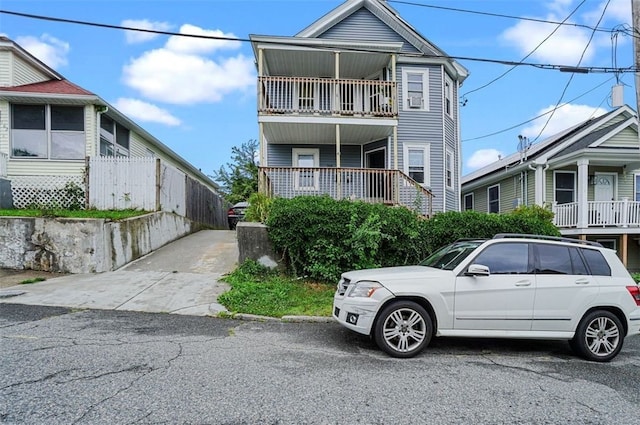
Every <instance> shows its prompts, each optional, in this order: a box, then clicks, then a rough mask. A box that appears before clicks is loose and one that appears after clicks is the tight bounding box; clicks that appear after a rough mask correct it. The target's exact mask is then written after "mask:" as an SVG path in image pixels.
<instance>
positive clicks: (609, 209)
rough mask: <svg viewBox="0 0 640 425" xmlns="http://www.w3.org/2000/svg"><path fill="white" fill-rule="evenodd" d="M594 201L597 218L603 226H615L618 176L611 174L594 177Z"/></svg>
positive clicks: (599, 174) (597, 174)
mask: <svg viewBox="0 0 640 425" xmlns="http://www.w3.org/2000/svg"><path fill="white" fill-rule="evenodd" d="M594 179H595V180H594V183H595V186H594V199H595V201H596V212H597V214H596V216H597V217H598V223H597V224H602V225H607V224H615V223H616V216H617V211H616V208H615V204H614V202H613V201H614V200H615V196H616V195H615V183H616V175H615V174H611V173H596V175H595V176H594Z"/></svg>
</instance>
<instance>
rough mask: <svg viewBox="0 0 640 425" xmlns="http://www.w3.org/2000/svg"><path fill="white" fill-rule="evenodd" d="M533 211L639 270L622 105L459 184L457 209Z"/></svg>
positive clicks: (639, 210) (637, 177) (632, 129)
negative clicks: (544, 210) (545, 211)
mask: <svg viewBox="0 0 640 425" xmlns="http://www.w3.org/2000/svg"><path fill="white" fill-rule="evenodd" d="M519 205H540V206H546V207H548V208H549V209H550V210H551V211H553V213H554V214H555V216H554V224H555V225H556V226H558V227H559V229H560V232H561V233H562V234H563V235H566V236H571V237H578V238H581V239H587V240H592V241H597V242H600V243H602V244H603V245H605V246H608V247H610V248H613V249H616V250H617V251H618V254H619V256H620V257H621V259H622V261H623V262H624V264H625V265H626V266H627V267H628V268H629V269H630V270H635V271H640V141H639V139H638V117H637V114H636V112H635V111H634V110H632V109H631V108H630V107H628V106H626V105H625V106H621V107H618V108H616V109H614V110H612V111H610V112H608V113H607V114H604V115H602V116H600V117H598V118H594V119H590V120H587V121H585V122H582V123H580V124H578V125H576V126H574V127H571V128H569V129H566V130H564V131H562V132H560V133H558V134H556V135H554V136H552V137H549V138H548V139H546V140H544V141H542V142H540V143H537V144H534V145H531V146H528V145H527V144H526V143H525V144H524V145H523V146H522V149H521V150H520V152H517V153H515V154H513V155H510V156H508V157H506V158H503V159H501V160H499V161H496V162H494V163H492V164H490V165H488V166H486V167H484V168H482V169H480V170H477V171H474V172H472V173H470V174H468V175H466V176H464V177H463V178H462V206H463V209H464V210H476V211H483V212H490V213H504V212H509V211H512V210H514V209H515V208H516V207H518V206H519Z"/></svg>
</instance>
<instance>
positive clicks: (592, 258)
mask: <svg viewBox="0 0 640 425" xmlns="http://www.w3.org/2000/svg"><path fill="white" fill-rule="evenodd" d="M581 251H582V255H584V259H585V260H586V261H587V264H588V265H589V269H591V274H593V275H596V276H611V268H610V267H609V264H607V260H605V259H604V255H602V253H601V252H600V251H598V250H595V249H588V248H582V249H581Z"/></svg>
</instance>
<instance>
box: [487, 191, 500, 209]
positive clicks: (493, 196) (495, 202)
mask: <svg viewBox="0 0 640 425" xmlns="http://www.w3.org/2000/svg"><path fill="white" fill-rule="evenodd" d="M487 200H488V203H489V212H490V213H499V212H500V185H499V184H497V185H495V186H491V187H489V189H487Z"/></svg>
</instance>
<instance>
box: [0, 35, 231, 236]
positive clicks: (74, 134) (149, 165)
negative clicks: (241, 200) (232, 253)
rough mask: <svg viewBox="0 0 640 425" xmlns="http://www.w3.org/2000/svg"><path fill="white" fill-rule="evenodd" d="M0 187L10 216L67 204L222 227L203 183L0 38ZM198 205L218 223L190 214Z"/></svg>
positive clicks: (148, 138)
mask: <svg viewBox="0 0 640 425" xmlns="http://www.w3.org/2000/svg"><path fill="white" fill-rule="evenodd" d="M0 179H2V182H3V185H2V186H3V187H4V188H5V190H2V191H1V192H2V194H3V196H2V198H3V207H6V205H5V204H7V199H8V198H9V197H10V198H11V199H10V203H11V204H12V206H14V207H15V208H27V207H30V206H51V205H65V203H68V202H70V199H69V197H72V198H73V199H72V200H71V201H73V202H75V203H78V204H79V206H80V207H82V208H84V207H89V208H98V209H125V208H131V209H143V210H146V211H159V210H163V211H171V212H175V213H177V214H179V215H182V216H187V217H194V218H195V216H196V215H197V216H198V221H204V222H209V223H210V224H211V225H214V224H216V223H219V224H222V225H226V217H225V211H223V205H222V199H221V198H220V197H219V196H218V187H217V185H216V184H215V183H214V182H213V181H211V179H209V177H207V176H206V175H205V174H203V173H202V172H201V171H200V170H198V169H196V168H195V167H194V166H193V165H191V164H190V163H189V162H188V161H186V160H185V159H184V158H182V157H181V156H179V155H178V154H176V153H175V152H174V151H172V150H171V149H170V148H169V147H167V146H166V145H164V144H163V143H162V142H160V141H159V140H158V139H156V138H155V137H154V136H152V135H151V134H149V133H148V132H147V131H145V130H144V129H142V128H141V127H140V126H139V125H137V124H136V123H135V122H133V121H132V120H131V119H130V118H128V117H127V116H126V115H124V114H123V113H121V112H119V111H118V110H117V109H115V108H114V107H113V106H112V105H110V104H109V103H107V102H106V101H104V100H103V99H101V98H100V97H99V96H97V95H96V94H94V93H91V92H90V91H88V90H85V89H83V88H82V87H79V86H77V85H76V84H73V83H72V82H70V81H68V80H67V79H65V78H64V77H63V76H62V75H60V74H59V73H58V72H56V71H55V70H53V69H52V68H50V67H49V66H47V65H46V64H44V63H42V62H41V61H39V60H38V59H37V58H35V57H34V56H33V55H31V54H30V53H29V52H27V51H26V50H25V49H23V48H22V47H21V46H20V45H18V44H17V43H15V42H14V41H12V40H10V39H8V38H6V37H0ZM7 184H10V192H9V191H8V190H6V186H7ZM197 202H206V203H208V205H207V208H209V209H211V208H210V207H211V206H212V205H213V204H212V203H216V208H217V209H218V210H219V211H217V212H216V214H218V215H220V217H216V218H215V220H213V221H210V220H209V218H205V217H203V214H200V213H197V214H196V213H193V212H192V210H193V211H195V210H197V209H201V208H200V206H199V205H196V203H197ZM218 204H219V205H218ZM225 210H226V209H225ZM190 211H191V212H190Z"/></svg>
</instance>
